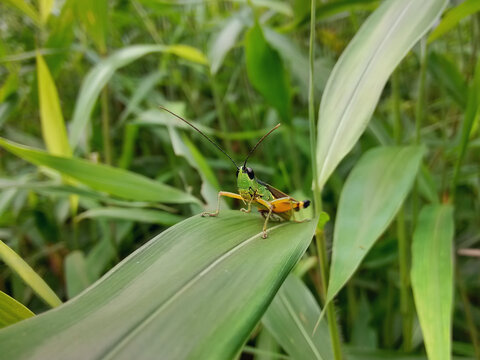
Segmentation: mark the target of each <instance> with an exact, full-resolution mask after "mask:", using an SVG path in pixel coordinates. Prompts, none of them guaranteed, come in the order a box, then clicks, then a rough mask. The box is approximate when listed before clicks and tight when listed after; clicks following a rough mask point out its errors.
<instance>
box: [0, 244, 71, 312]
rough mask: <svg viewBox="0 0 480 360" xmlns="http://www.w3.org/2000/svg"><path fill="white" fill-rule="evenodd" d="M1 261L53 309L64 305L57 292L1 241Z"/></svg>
mask: <svg viewBox="0 0 480 360" xmlns="http://www.w3.org/2000/svg"><path fill="white" fill-rule="evenodd" d="M0 259H2V260H3V261H4V262H5V264H7V266H8V267H9V268H10V269H12V271H14V272H15V273H16V274H17V275H18V276H20V277H21V278H22V280H23V281H25V283H26V284H27V285H28V286H30V287H31V288H32V289H33V291H35V293H36V294H37V295H38V296H39V297H40V298H41V299H42V300H43V301H45V303H47V304H48V305H50V306H51V307H56V306H59V305H61V304H62V301H61V300H60V299H59V298H58V296H57V295H56V294H55V292H54V291H53V290H52V289H51V288H50V287H49V286H48V285H47V283H46V282H45V281H44V280H43V279H42V278H41V277H40V276H38V274H37V273H36V272H35V270H33V269H32V268H31V267H30V265H28V264H27V263H26V262H25V260H23V259H22V258H21V257H20V256H19V255H18V254H17V253H16V252H15V251H13V250H12V249H11V248H9V247H8V246H7V245H6V244H5V243H4V242H3V241H2V240H0Z"/></svg>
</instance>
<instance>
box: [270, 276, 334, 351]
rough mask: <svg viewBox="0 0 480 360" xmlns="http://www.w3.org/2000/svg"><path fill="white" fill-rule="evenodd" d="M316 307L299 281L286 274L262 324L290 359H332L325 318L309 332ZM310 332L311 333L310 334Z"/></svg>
mask: <svg viewBox="0 0 480 360" xmlns="http://www.w3.org/2000/svg"><path fill="white" fill-rule="evenodd" d="M319 315H320V307H319V306H318V303H317V301H316V300H315V298H314V297H313V295H312V293H311V292H310V290H308V288H307V287H306V286H305V284H303V282H302V281H301V280H300V279H299V278H297V277H296V276H294V275H290V276H289V277H288V278H287V279H286V280H285V282H284V283H283V285H282V287H281V288H280V290H279V291H278V293H277V295H276V296H275V298H274V299H273V302H272V303H271V304H270V306H269V308H268V310H267V312H266V313H265V315H264V316H263V318H262V323H263V324H264V325H265V327H266V328H267V329H268V331H269V332H270V333H271V334H272V335H273V337H274V338H275V339H276V340H277V342H278V343H279V344H280V346H281V347H282V348H283V349H285V351H286V352H287V353H288V355H290V357H291V358H292V359H298V360H307V359H324V360H327V359H328V360H330V359H333V352H332V346H331V344H330V335H329V334H328V326H327V323H326V322H325V321H322V322H321V323H320V326H319V327H318V329H317V330H316V331H315V334H313V329H314V327H315V321H316V320H317V319H318V317H319ZM312 334H313V335H312Z"/></svg>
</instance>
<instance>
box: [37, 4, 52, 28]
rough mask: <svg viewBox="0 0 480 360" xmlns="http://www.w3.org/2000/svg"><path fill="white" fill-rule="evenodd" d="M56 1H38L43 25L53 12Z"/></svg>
mask: <svg viewBox="0 0 480 360" xmlns="http://www.w3.org/2000/svg"><path fill="white" fill-rule="evenodd" d="M53 2H54V0H38V7H39V8H40V17H41V19H42V23H43V24H45V23H46V22H47V20H48V17H49V16H50V13H51V12H52V7H53Z"/></svg>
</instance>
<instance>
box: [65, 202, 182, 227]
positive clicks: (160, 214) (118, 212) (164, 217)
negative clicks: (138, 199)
mask: <svg viewBox="0 0 480 360" xmlns="http://www.w3.org/2000/svg"><path fill="white" fill-rule="evenodd" d="M98 218H108V219H119V220H130V221H139V222H144V223H152V224H160V225H166V226H170V225H174V224H176V223H178V222H179V221H181V220H182V219H183V217H182V216H179V215H174V214H170V213H168V212H165V211H159V210H150V209H134V208H133V209H132V208H120V207H111V206H110V207H102V208H95V209H90V210H87V211H84V212H83V213H81V214H79V215H78V216H77V217H76V218H75V220H76V221H82V220H84V219H98Z"/></svg>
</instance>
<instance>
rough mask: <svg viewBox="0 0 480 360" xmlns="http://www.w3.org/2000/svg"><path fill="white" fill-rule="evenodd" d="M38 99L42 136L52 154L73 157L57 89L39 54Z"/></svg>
mask: <svg viewBox="0 0 480 360" xmlns="http://www.w3.org/2000/svg"><path fill="white" fill-rule="evenodd" d="M37 76H38V97H39V103H40V104H39V105H40V118H41V121H42V134H43V139H44V141H45V144H46V145H47V149H48V151H49V152H50V153H51V154H54V155H61V156H67V157H68V156H71V155H72V150H71V149H70V145H69V143H68V137H67V129H66V128H65V122H64V121H63V115H62V110H61V108H60V100H59V98H58V92H57V88H56V86H55V83H54V82H53V79H52V76H51V75H50V71H49V70H48V66H47V64H46V63H45V60H44V59H43V57H42V55H41V54H40V53H39V52H37Z"/></svg>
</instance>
